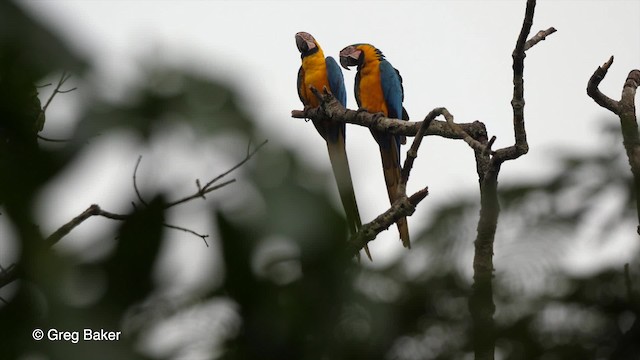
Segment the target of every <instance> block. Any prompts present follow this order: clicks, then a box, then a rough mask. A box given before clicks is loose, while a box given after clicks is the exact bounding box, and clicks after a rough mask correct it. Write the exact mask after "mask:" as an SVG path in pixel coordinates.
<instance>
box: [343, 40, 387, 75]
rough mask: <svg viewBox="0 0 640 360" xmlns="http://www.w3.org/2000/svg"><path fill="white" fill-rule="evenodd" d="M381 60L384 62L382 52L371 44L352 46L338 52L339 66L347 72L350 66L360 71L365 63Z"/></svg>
mask: <svg viewBox="0 0 640 360" xmlns="http://www.w3.org/2000/svg"><path fill="white" fill-rule="evenodd" d="M382 60H384V55H382V51H380V50H378V49H377V48H376V47H375V46H373V45H371V44H353V45H349V46H347V47H346V48H344V49H342V51H340V65H342V67H343V68H345V69H347V70H349V67H350V66H357V67H358V70H360V68H362V67H363V66H365V63H371V62H377V61H382Z"/></svg>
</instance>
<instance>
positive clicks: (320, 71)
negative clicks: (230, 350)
mask: <svg viewBox="0 0 640 360" xmlns="http://www.w3.org/2000/svg"><path fill="white" fill-rule="evenodd" d="M302 69H303V70H304V79H303V81H302V86H303V90H302V94H303V98H304V99H305V100H306V101H307V103H308V104H309V105H311V106H312V107H316V106H318V105H320V103H319V101H318V99H317V98H316V96H315V95H313V93H312V92H311V90H310V89H309V88H310V86H313V87H315V88H316V89H318V90H319V91H322V89H323V88H324V87H326V88H327V90H330V89H329V81H328V79H327V65H326V63H325V59H324V54H323V53H322V51H318V52H317V53H315V54H313V55H310V56H306V57H305V58H303V59H302Z"/></svg>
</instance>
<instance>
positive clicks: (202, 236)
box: [162, 223, 209, 247]
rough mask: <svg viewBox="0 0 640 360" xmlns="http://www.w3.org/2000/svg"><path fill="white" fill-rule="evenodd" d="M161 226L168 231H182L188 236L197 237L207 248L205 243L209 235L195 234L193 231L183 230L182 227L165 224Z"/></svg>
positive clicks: (207, 244)
mask: <svg viewBox="0 0 640 360" xmlns="http://www.w3.org/2000/svg"><path fill="white" fill-rule="evenodd" d="M162 225H163V226H165V227H168V228H170V229H174V230H180V231H184V232H188V233H190V234H193V235H195V236H197V237H199V238H201V239H202V241H204V244H205V245H206V246H207V247H209V243H208V242H207V238H208V237H209V235H207V234H200V233H197V232H195V231H193V230H191V229H187V228H184V227H182V226H176V225H171V224H167V223H165V224H162Z"/></svg>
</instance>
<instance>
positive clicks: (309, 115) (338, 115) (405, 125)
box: [291, 94, 486, 139]
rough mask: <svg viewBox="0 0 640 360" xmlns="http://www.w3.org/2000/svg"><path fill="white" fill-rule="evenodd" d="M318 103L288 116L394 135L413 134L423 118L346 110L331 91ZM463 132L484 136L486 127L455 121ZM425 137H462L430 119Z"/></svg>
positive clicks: (473, 135) (444, 123) (476, 122)
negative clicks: (324, 120)
mask: <svg viewBox="0 0 640 360" xmlns="http://www.w3.org/2000/svg"><path fill="white" fill-rule="evenodd" d="M321 104H322V105H321V106H319V107H316V108H310V109H305V110H293V111H291V117H293V118H296V119H312V120H317V119H327V118H328V119H331V120H333V121H337V122H344V123H349V124H355V125H360V126H365V127H368V128H371V129H373V130H377V131H381V132H386V133H389V134H394V135H404V136H416V134H417V133H418V131H419V129H420V126H422V123H423V121H406V120H399V119H392V118H387V117H384V116H380V115H379V114H372V113H369V112H367V111H357V110H350V109H346V108H345V107H344V106H342V104H340V102H339V101H338V100H336V99H335V97H334V96H333V95H331V94H322V102H321ZM458 125H459V126H460V127H462V128H463V129H464V131H465V132H467V133H468V134H470V135H471V136H472V137H474V138H477V137H478V136H481V135H482V134H485V135H486V128H485V126H484V124H483V123H481V122H479V121H474V122H472V123H464V124H458ZM425 135H426V136H429V135H435V136H440V137H444V138H449V139H462V137H461V136H460V135H459V134H457V133H455V132H454V131H452V130H451V128H450V127H449V126H448V125H447V123H446V122H445V121H438V120H433V121H432V122H431V124H430V125H429V127H428V128H427V129H426V132H425Z"/></svg>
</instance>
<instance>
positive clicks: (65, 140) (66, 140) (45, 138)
mask: <svg viewBox="0 0 640 360" xmlns="http://www.w3.org/2000/svg"><path fill="white" fill-rule="evenodd" d="M38 139H40V140H42V141H47V142H54V143H62V142H69V141H70V140H68V139H52V138H48V137H44V136H42V135H40V134H38Z"/></svg>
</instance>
